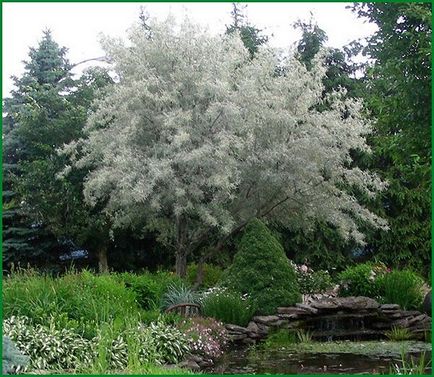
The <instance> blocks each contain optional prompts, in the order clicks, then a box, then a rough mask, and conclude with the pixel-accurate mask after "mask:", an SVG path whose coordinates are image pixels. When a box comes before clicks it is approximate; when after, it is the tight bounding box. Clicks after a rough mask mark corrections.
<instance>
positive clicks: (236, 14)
mask: <svg viewBox="0 0 434 377" xmlns="http://www.w3.org/2000/svg"><path fill="white" fill-rule="evenodd" d="M246 8H247V4H246V5H241V4H238V3H232V11H231V16H232V24H230V25H229V26H226V34H232V33H234V32H238V33H240V37H241V40H242V41H243V44H244V46H245V47H246V48H247V50H249V53H250V57H252V58H253V56H254V55H255V53H256V52H257V51H258V47H259V46H261V45H263V44H264V43H267V41H268V37H267V36H265V35H261V32H262V30H261V29H258V28H256V27H255V26H252V25H251V24H250V23H249V22H248V20H247V16H246V15H245V10H246Z"/></svg>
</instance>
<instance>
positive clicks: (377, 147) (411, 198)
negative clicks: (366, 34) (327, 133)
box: [353, 3, 432, 276]
mask: <svg viewBox="0 0 434 377" xmlns="http://www.w3.org/2000/svg"><path fill="white" fill-rule="evenodd" d="M353 11H355V12H356V13H357V14H358V16H359V17H363V18H366V19H368V20H369V21H370V22H373V23H375V24H376V25H377V26H378V31H377V32H376V33H374V35H373V36H372V37H370V38H369V39H368V41H367V42H368V44H367V46H366V48H365V50H364V54H365V55H367V56H368V57H369V58H371V59H372V60H373V63H372V64H368V65H367V66H366V74H367V83H366V89H365V91H364V93H365V95H364V99H365V102H366V103H367V107H368V109H369V110H370V112H371V113H372V115H373V116H374V117H375V118H376V120H377V121H376V124H375V133H374V134H373V137H372V138H371V144H372V146H373V150H374V159H373V160H372V161H371V162H370V164H371V168H375V169H377V170H378V172H379V173H380V174H381V175H382V176H383V177H385V178H386V179H387V180H388V182H389V188H388V190H387V191H386V192H384V193H383V195H382V196H381V197H380V199H381V200H380V202H379V203H378V206H379V207H380V208H382V212H383V216H385V217H386V218H387V220H388V222H389V224H390V231H389V232H379V233H374V234H373V235H372V237H371V243H372V244H373V246H374V248H375V255H376V256H377V257H378V258H379V259H381V260H383V261H384V262H386V263H389V264H391V265H393V266H397V267H403V266H413V267H414V268H417V269H418V270H419V271H421V272H424V274H425V275H426V276H430V267H431V103H432V102H431V33H432V30H431V29H432V27H431V15H432V5H431V4H430V3H399V4H398V3H384V4H383V3H375V4H374V3H358V4H355V5H354V6H353Z"/></svg>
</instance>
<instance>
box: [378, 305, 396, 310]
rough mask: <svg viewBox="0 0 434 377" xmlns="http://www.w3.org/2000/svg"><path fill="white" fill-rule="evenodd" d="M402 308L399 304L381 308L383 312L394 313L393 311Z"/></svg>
mask: <svg viewBox="0 0 434 377" xmlns="http://www.w3.org/2000/svg"><path fill="white" fill-rule="evenodd" d="M399 309H401V307H400V306H399V305H398V304H383V305H381V306H380V310H381V311H384V310H385V311H389V310H390V311H392V310H399Z"/></svg>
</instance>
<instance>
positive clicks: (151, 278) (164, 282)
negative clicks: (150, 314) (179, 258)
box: [116, 271, 182, 310]
mask: <svg viewBox="0 0 434 377" xmlns="http://www.w3.org/2000/svg"><path fill="white" fill-rule="evenodd" d="M116 276H117V278H118V280H119V281H121V282H123V283H124V284H125V286H126V287H127V289H129V290H132V291H133V292H134V293H135V294H136V297H137V302H138V304H139V305H140V307H141V308H143V309H145V310H153V309H157V308H158V307H159V306H160V303H161V299H162V296H163V294H164V293H165V292H166V291H167V289H168V287H169V286H171V285H180V284H181V283H182V281H181V279H180V278H179V277H178V276H176V275H174V274H171V273H169V272H161V271H159V272H157V273H150V272H147V271H144V272H142V273H140V274H134V273H130V272H124V273H121V274H117V275H116Z"/></svg>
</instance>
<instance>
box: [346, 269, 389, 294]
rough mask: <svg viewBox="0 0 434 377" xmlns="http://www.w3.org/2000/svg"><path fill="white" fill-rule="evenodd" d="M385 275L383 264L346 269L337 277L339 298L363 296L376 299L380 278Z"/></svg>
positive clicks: (379, 290) (379, 292) (385, 270)
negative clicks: (339, 286)
mask: <svg viewBox="0 0 434 377" xmlns="http://www.w3.org/2000/svg"><path fill="white" fill-rule="evenodd" d="M385 273H387V269H386V267H385V266H384V265H383V264H377V265H375V264H373V263H361V264H357V265H355V266H350V267H347V268H346V269H345V270H344V271H342V272H341V273H340V274H339V275H338V279H339V280H340V285H341V288H340V290H339V294H340V295H341V296H365V297H371V298H374V299H378V298H379V297H380V294H381V282H380V277H381V276H383V275H384V274H385Z"/></svg>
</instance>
